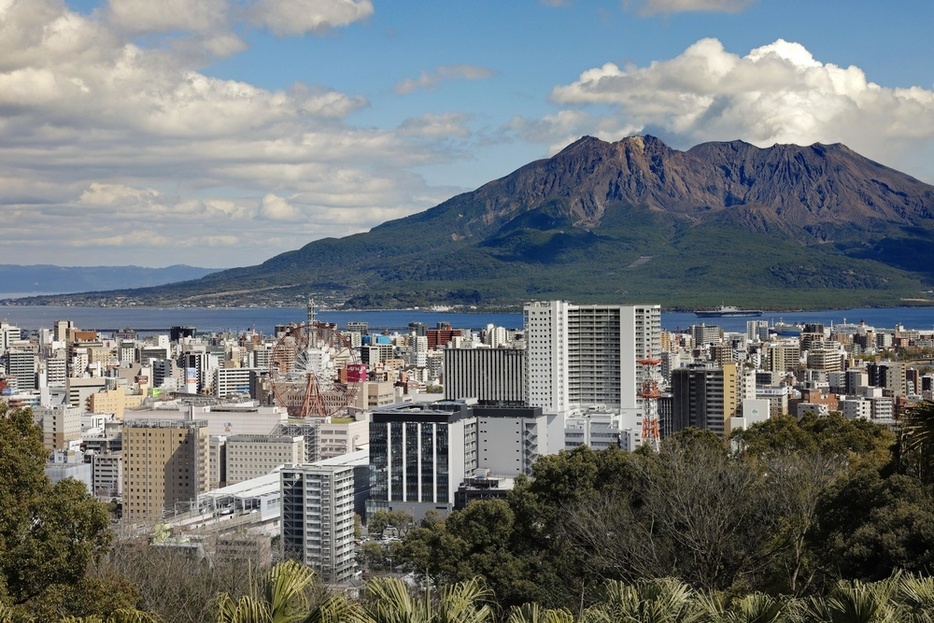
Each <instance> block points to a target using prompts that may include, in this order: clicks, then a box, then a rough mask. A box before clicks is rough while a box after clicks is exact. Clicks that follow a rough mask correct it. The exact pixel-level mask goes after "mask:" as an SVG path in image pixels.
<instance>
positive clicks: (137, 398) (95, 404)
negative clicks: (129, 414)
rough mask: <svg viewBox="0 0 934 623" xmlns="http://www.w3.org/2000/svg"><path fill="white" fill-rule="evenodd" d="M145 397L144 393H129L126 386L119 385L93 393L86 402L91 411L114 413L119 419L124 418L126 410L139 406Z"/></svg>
mask: <svg viewBox="0 0 934 623" xmlns="http://www.w3.org/2000/svg"><path fill="white" fill-rule="evenodd" d="M145 397H146V396H144V395H143V394H131V393H127V390H126V388H125V387H118V388H116V389H109V390H102V391H99V392H96V393H94V394H91V395H90V396H88V398H87V400H86V401H85V404H86V405H87V406H86V408H87V410H88V412H89V413H113V414H114V415H115V416H116V418H117V419H118V420H122V419H123V415H124V413H125V412H126V410H127V409H135V408H137V407H139V406H140V405H141V404H143V399H144V398H145Z"/></svg>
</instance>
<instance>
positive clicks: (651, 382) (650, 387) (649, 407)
mask: <svg viewBox="0 0 934 623" xmlns="http://www.w3.org/2000/svg"><path fill="white" fill-rule="evenodd" d="M636 362H637V363H638V364H639V365H640V366H642V389H641V390H639V398H641V399H642V407H643V410H644V413H643V415H642V444H643V445H647V446H650V447H651V448H652V449H653V450H655V451H656V452H658V449H659V442H660V441H661V437H660V435H659V432H658V399H659V398H661V395H662V394H661V392H659V391H658V366H659V365H661V363H662V360H661V359H659V358H657V357H652V353H649V355H648V356H647V357H645V358H643V359H637V360H636Z"/></svg>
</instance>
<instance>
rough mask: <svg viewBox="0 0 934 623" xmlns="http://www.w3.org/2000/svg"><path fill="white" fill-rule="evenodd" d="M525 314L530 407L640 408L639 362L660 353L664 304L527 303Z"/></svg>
mask: <svg viewBox="0 0 934 623" xmlns="http://www.w3.org/2000/svg"><path fill="white" fill-rule="evenodd" d="M523 316H524V322H525V341H526V366H527V373H526V388H527V389H526V400H527V402H528V404H530V405H532V406H536V407H542V408H543V409H544V410H545V411H554V412H566V411H568V410H570V409H572V408H580V407H587V406H590V405H604V406H606V407H607V408H610V409H619V410H620V411H621V412H631V413H634V412H635V411H637V410H640V408H641V405H640V404H639V398H638V393H639V389H640V386H641V383H642V369H641V367H640V366H638V365H637V363H636V360H637V359H641V358H645V357H648V356H650V355H651V356H656V355H658V354H659V352H660V351H661V308H660V306H658V305H639V306H632V305H574V304H571V303H567V302H565V301H546V302H535V303H530V304H527V305H526V306H525V308H524V310H523Z"/></svg>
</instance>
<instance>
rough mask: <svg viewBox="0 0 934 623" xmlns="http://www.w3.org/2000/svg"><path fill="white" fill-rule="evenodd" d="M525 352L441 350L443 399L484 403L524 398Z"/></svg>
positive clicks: (475, 349) (510, 350) (511, 350)
mask: <svg viewBox="0 0 934 623" xmlns="http://www.w3.org/2000/svg"><path fill="white" fill-rule="evenodd" d="M525 375H526V363H525V351H524V350H519V349H513V348H446V349H444V399H445V400H461V399H466V398H475V399H477V400H479V401H480V402H483V403H506V404H520V403H522V402H524V400H525V390H526V388H525V385H526V378H525Z"/></svg>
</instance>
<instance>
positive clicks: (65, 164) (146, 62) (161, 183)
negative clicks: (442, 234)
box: [0, 0, 934, 267]
mask: <svg viewBox="0 0 934 623" xmlns="http://www.w3.org/2000/svg"><path fill="white" fill-rule="evenodd" d="M932 26H934V2H931V1H930V0H899V2H894V3H880V2H878V1H875V0H851V1H848V2H836V1H831V0H824V1H820V2H815V1H813V0H811V1H807V2H806V1H799V0H606V1H601V0H565V1H560V0H548V1H545V0H508V1H507V0H459V1H453V0H383V1H381V0H159V1H158V2H154V1H153V0H0V211H2V212H0V214H2V222H3V223H4V224H5V227H4V229H5V231H6V232H7V235H6V236H3V237H2V240H0V263H5V264H36V263H49V264H60V265H117V264H139V265H143V266H165V265H168V264H174V263H187V264H193V265H199V266H212V267H229V266H243V265H249V264H255V263H259V262H261V261H263V260H265V259H268V258H270V257H272V256H274V255H276V254H278V253H281V252H283V251H287V250H291V249H295V248H298V247H301V246H302V245H304V244H306V243H308V242H310V241H312V240H315V239H318V238H321V237H325V236H343V235H347V234H350V233H354V232H358V231H365V230H367V229H369V228H370V227H372V226H374V225H377V224H379V223H381V222H383V221H385V220H389V219H392V218H399V217H402V216H406V215H408V214H412V213H415V212H419V211H421V210H424V209H426V208H428V207H431V206H433V205H436V204H437V203H440V202H441V201H443V200H445V199H447V198H449V197H450V196H452V195H454V194H456V193H458V192H463V191H465V190H471V189H473V188H476V187H478V186H480V185H482V184H483V183H485V182H487V181H489V180H491V179H495V178H498V177H502V176H504V175H506V174H508V173H510V172H511V171H513V170H515V169H516V168H518V167H520V166H522V165H523V164H525V163H527V162H530V161H532V160H535V159H538V158H545V157H548V156H550V155H553V154H554V153H555V152H556V151H558V150H560V149H561V148H562V147H563V146H565V145H567V144H568V143H569V142H571V141H573V140H575V139H576V138H578V137H580V136H581V135H584V134H591V135H595V136H598V137H600V138H603V139H604V140H619V139H620V138H622V137H624V136H627V135H630V134H641V133H651V134H655V135H657V136H659V137H661V138H662V139H663V140H665V141H666V142H667V143H668V144H669V145H670V146H672V147H674V148H677V149H686V148H689V147H691V146H693V145H695V144H697V143H699V142H704V141H708V140H733V139H743V140H746V141H749V142H751V143H754V144H756V145H759V146H762V147H765V146H769V145H772V144H774V143H797V144H805V145H806V144H811V143H813V142H825V143H832V142H843V143H846V144H847V145H849V146H850V147H851V148H853V149H854V150H856V151H858V152H860V153H862V154H863V155H866V156H868V157H870V158H873V159H874V160H878V161H880V162H882V163H884V164H887V165H889V166H892V167H894V168H898V169H900V170H903V171H905V172H907V173H910V174H912V175H914V176H916V177H918V178H920V179H922V180H924V181H927V182H929V183H934V62H932V60H931V59H934V38H932V37H931V36H930V31H931V28H932Z"/></svg>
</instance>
